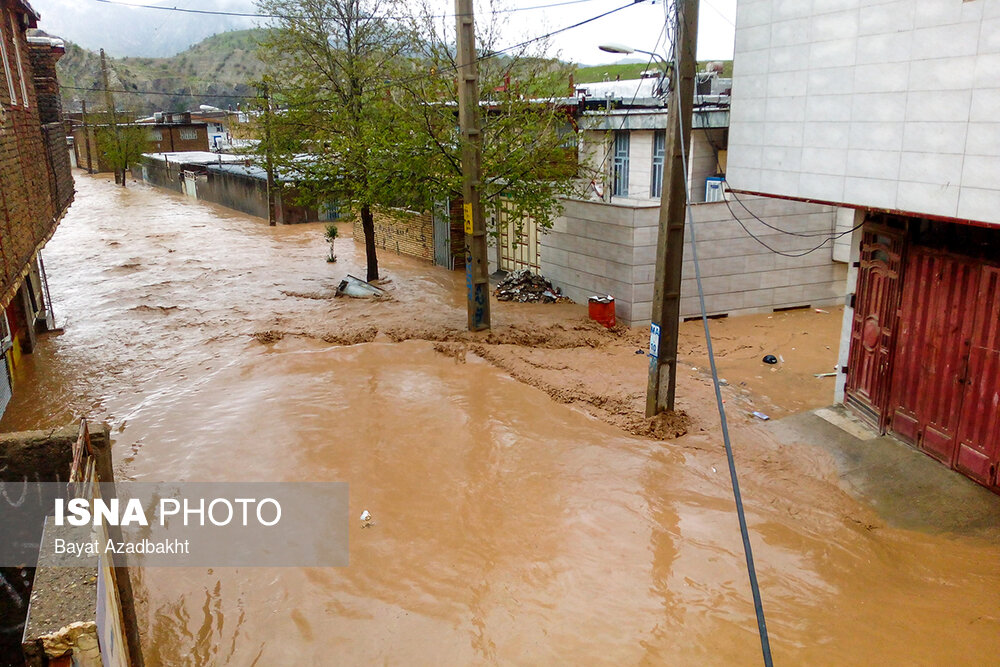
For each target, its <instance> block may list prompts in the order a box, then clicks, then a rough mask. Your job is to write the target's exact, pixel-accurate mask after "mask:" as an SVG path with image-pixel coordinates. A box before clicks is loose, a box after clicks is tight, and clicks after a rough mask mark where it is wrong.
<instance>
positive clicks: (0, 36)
mask: <svg viewBox="0 0 1000 667" xmlns="http://www.w3.org/2000/svg"><path fill="white" fill-rule="evenodd" d="M5 32H6V29H5V28H4V27H3V21H0V59H2V60H3V71H4V74H6V75H7V91H8V92H9V93H10V103H11V105H14V104H17V93H16V92H14V75H13V74H12V73H11V69H10V60H9V59H8V57H7V38H6V35H5V34H4V33H5Z"/></svg>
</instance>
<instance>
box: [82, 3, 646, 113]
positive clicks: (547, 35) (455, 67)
mask: <svg viewBox="0 0 1000 667" xmlns="http://www.w3.org/2000/svg"><path fill="white" fill-rule="evenodd" d="M95 1H97V2H110V1H111V0H95ZM645 1H646V0H633V1H632V2H629V3H628V4H625V5H620V6H619V7H616V8H615V9H611V10H608V11H606V12H603V13H601V14H598V15H597V16H592V17H590V18H588V19H584V20H583V21H578V22H576V23H573V24H572V25H568V26H565V27H563V28H559V29H557V30H552V31H550V32H547V33H545V34H544V35H539V36H537V37H532V38H530V39H526V40H524V41H522V42H518V43H517V44H512V45H511V46H507V47H504V48H502V49H499V50H496V51H490V52H488V53H484V54H482V55H480V56H479V57H478V58H476V62H477V63H480V62H483V61H485V60H488V59H490V58H496V57H499V56H502V55H505V54H507V53H510V52H512V51H515V50H517V49H521V48H524V47H525V46H528V45H530V44H533V43H535V42H540V41H542V40H545V39H549V38H550V37H553V36H554V35H558V34H561V33H564V32H567V31H569V30H574V29H576V28H579V27H581V26H584V25H587V24H588V23H593V22H594V21H597V20H599V19H602V18H604V17H606V16H610V15H611V14H615V13H617V12H620V11H622V10H625V9H628V8H629V7H634V6H635V5H638V4H642V3H643V2H645ZM150 6H152V5H150ZM460 68H461V66H460V65H449V66H447V67H442V68H441V69H438V70H436V71H433V72H427V73H423V74H417V75H414V76H410V77H403V78H400V79H386V80H385V81H384V83H386V84H397V85H401V84H405V83H411V82H413V81H419V80H421V79H427V78H433V77H438V76H441V75H443V74H447V73H449V72H457V71H458V70H459V69H460ZM62 87H63V88H67V89H70V90H84V91H91V92H103V91H104V89H103V88H84V87H80V86H62ZM110 92H112V93H118V94H124V95H163V96H172V97H191V98H200V97H224V98H232V99H260V96H259V95H238V94H225V93H208V92H205V93H182V92H177V93H171V92H161V91H141V90H124V89H122V90H112V91H110ZM637 92H638V91H637Z"/></svg>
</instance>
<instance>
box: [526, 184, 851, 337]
mask: <svg viewBox="0 0 1000 667" xmlns="http://www.w3.org/2000/svg"><path fill="white" fill-rule="evenodd" d="M741 200H742V202H743V204H745V205H746V208H747V209H749V212H748V211H747V210H745V209H743V208H742V207H741V206H740V204H738V203H735V202H731V203H730V204H731V206H732V207H733V211H734V212H735V213H736V215H737V216H739V218H740V219H741V220H743V224H745V225H746V227H747V229H748V230H749V231H750V232H751V233H753V234H754V236H756V237H758V238H759V239H760V240H761V241H763V242H765V243H767V244H768V245H770V246H771V247H772V248H775V249H777V250H781V251H783V252H789V253H792V254H795V253H798V252H801V251H803V250H807V249H809V248H812V247H814V246H816V245H817V243H818V241H817V239H816V238H815V237H799V236H790V235H787V234H782V233H780V232H778V231H775V230H774V229H770V228H768V227H767V226H765V225H764V224H763V223H762V222H760V221H758V220H756V219H754V218H753V215H756V216H758V217H759V218H761V219H763V220H764V221H766V222H767V223H768V224H769V225H772V226H774V227H777V228H779V229H783V230H788V231H795V232H799V233H818V234H823V233H827V234H828V233H830V232H832V231H833V229H834V226H835V224H836V209H834V208H832V207H826V206H817V205H814V204H809V203H805V202H794V201H787V200H777V199H765V198H754V197H741ZM751 212H752V214H753V215H751ZM658 215H659V204H658V202H653V201H650V202H647V203H645V204H642V205H637V204H635V203H611V204H608V203H603V202H595V201H583V200H567V201H566V202H565V208H564V211H563V215H562V216H561V217H559V218H557V219H556V221H555V223H554V225H553V227H552V229H551V231H549V232H547V233H545V234H543V235H542V237H541V251H540V259H541V272H542V274H543V275H545V277H546V278H548V279H550V280H551V281H552V282H553V283H554V284H555V285H556V286H557V287H560V288H561V289H562V290H563V292H564V293H565V294H566V295H567V296H569V297H570V298H571V299H573V300H574V301H577V302H578V303H586V301H587V298H588V297H590V296H591V295H603V294H610V295H612V296H614V297H615V304H616V311H617V316H618V317H619V319H621V320H623V321H625V322H626V323H630V324H632V325H634V326H635V325H644V324H648V323H649V321H650V318H651V315H652V301H653V278H654V273H655V264H656V243H657V232H658V225H657V220H658ZM692 216H693V219H694V224H695V229H696V230H697V231H696V233H697V235H698V256H699V260H700V262H701V270H702V279H703V284H704V287H705V294H706V305H707V307H708V310H709V313H710V314H724V313H725V314H739V313H753V312H760V311H768V310H772V309H774V308H789V307H795V306H810V305H811V306H823V305H834V304H840V303H842V302H843V295H844V280H845V277H846V271H847V267H846V265H844V264H840V263H834V262H833V261H832V256H831V255H832V250H831V245H830V244H826V245H824V246H823V247H822V248H820V249H819V250H817V251H815V252H812V253H809V254H807V255H805V256H802V257H784V256H781V255H777V254H775V253H773V252H771V251H770V250H768V249H767V248H765V247H764V246H762V245H761V244H760V243H758V242H757V241H755V240H754V239H753V238H750V236H749V235H748V234H747V232H746V231H744V230H743V228H742V227H741V226H740V225H739V223H737V222H736V221H735V220H734V219H733V216H732V214H731V213H730V210H729V208H728V207H727V205H726V203H725V202H719V203H708V204H698V205H695V206H693V207H692ZM820 240H821V239H820ZM684 259H685V261H684V266H683V275H684V276H685V278H684V280H683V282H682V285H681V316H682V317H693V316H696V315H698V314H700V312H701V310H700V306H699V303H698V299H697V287H696V284H695V281H694V265H693V262H692V259H691V247H690V238H688V244H687V247H686V248H685V253H684Z"/></svg>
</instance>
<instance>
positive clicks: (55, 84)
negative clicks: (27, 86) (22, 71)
mask: <svg viewBox="0 0 1000 667" xmlns="http://www.w3.org/2000/svg"><path fill="white" fill-rule="evenodd" d="M62 52H63V50H62V49H57V50H56V51H54V50H53V46H52V45H50V44H48V43H40V44H31V45H30V60H31V69H32V71H33V72H34V79H35V95H36V97H37V98H38V115H39V119H40V120H41V122H42V123H57V122H60V121H62V98H61V96H60V94H59V80H58V79H57V78H56V62H57V61H58V60H59V58H58V57H53V54H54V53H58V54H59V55H62Z"/></svg>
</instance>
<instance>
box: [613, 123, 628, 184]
mask: <svg viewBox="0 0 1000 667" xmlns="http://www.w3.org/2000/svg"><path fill="white" fill-rule="evenodd" d="M628 149H629V133H628V132H615V141H614V147H613V150H614V163H613V174H612V187H611V194H612V195H614V196H615V197H628Z"/></svg>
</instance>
